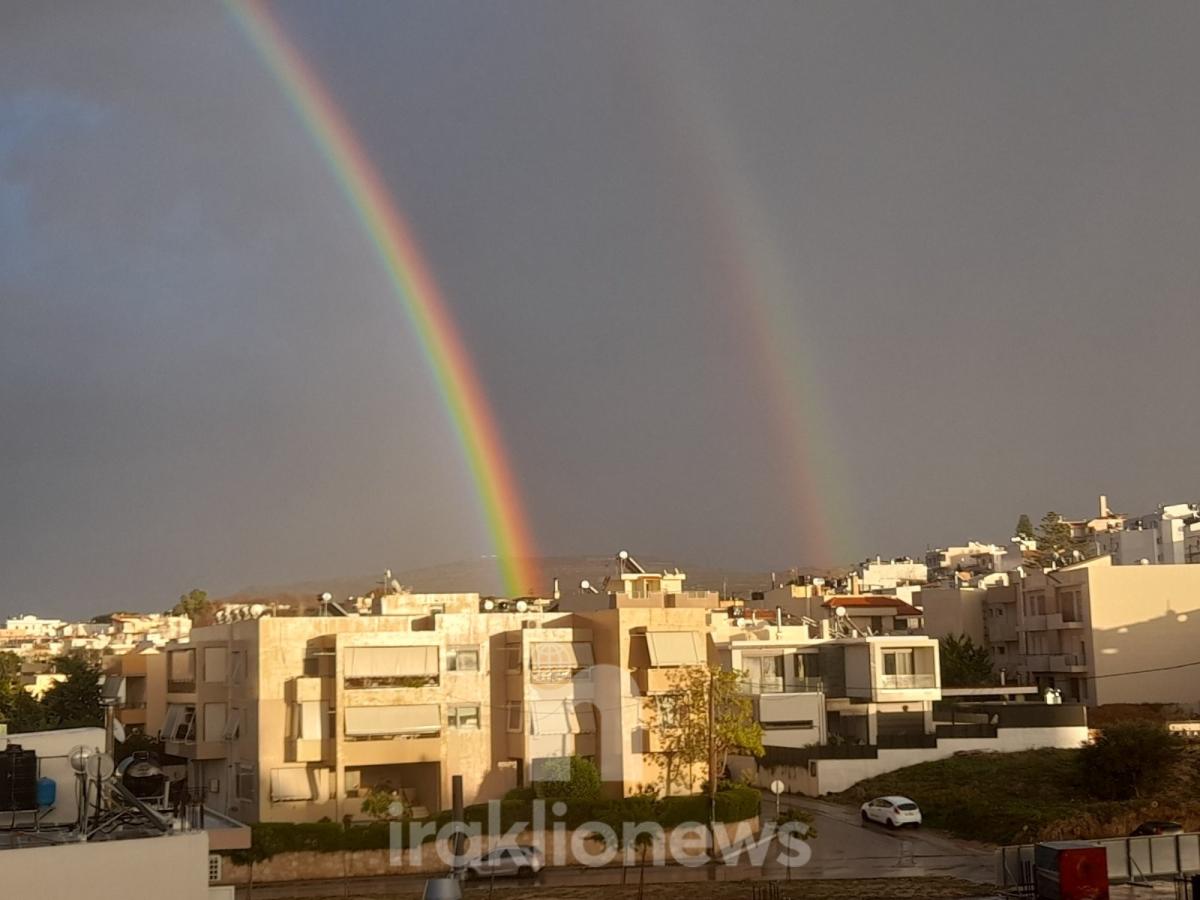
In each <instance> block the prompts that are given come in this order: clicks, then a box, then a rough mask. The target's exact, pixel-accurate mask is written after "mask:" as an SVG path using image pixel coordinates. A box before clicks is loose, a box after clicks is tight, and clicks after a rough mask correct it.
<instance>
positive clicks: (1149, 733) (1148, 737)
mask: <svg viewBox="0 0 1200 900" xmlns="http://www.w3.org/2000/svg"><path fill="white" fill-rule="evenodd" d="M1182 757H1183V743H1182V740H1181V738H1179V737H1178V736H1177V735H1174V734H1172V733H1171V732H1169V731H1168V730H1167V729H1166V726H1164V725H1163V724H1162V723H1161V722H1149V721H1130V722H1121V723H1118V724H1115V725H1110V726H1108V727H1107V728H1105V729H1104V730H1103V731H1101V732H1100V734H1099V736H1098V737H1097V738H1096V739H1095V740H1094V741H1092V743H1090V744H1086V745H1085V746H1084V748H1083V750H1081V751H1080V755H1079V763H1080V767H1081V772H1082V774H1083V781H1084V783H1085V784H1086V785H1087V786H1088V789H1089V790H1091V791H1092V793H1094V794H1095V795H1096V796H1097V797H1098V798H1100V799H1101V800H1130V799H1132V798H1134V797H1141V796H1142V793H1143V791H1146V790H1147V789H1148V788H1151V787H1152V786H1153V785H1161V784H1162V783H1163V782H1164V781H1165V780H1166V778H1167V776H1168V775H1169V774H1170V773H1171V770H1172V769H1173V768H1174V767H1175V765H1176V763H1178V762H1179V761H1180V760H1181V759H1182Z"/></svg>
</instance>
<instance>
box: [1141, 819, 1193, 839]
mask: <svg viewBox="0 0 1200 900" xmlns="http://www.w3.org/2000/svg"><path fill="white" fill-rule="evenodd" d="M1159 834H1183V826H1182V825H1180V824H1179V823H1178V822H1143V823H1142V824H1141V825H1139V826H1138V827H1137V828H1135V829H1133V831H1131V832H1129V836H1130V837H1149V836H1154V835H1159Z"/></svg>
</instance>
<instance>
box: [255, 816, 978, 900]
mask: <svg viewBox="0 0 1200 900" xmlns="http://www.w3.org/2000/svg"><path fill="white" fill-rule="evenodd" d="M782 801H783V806H784V807H785V808H787V807H801V808H804V809H807V810H809V811H810V812H811V813H813V815H814V818H815V824H816V826H817V830H818V837H817V839H816V840H815V841H813V842H812V844H811V847H812V851H813V852H812V858H811V859H810V860H809V862H808V863H807V864H805V865H804V866H800V867H794V868H791V869H790V870H785V869H784V867H783V866H782V865H781V864H780V863H779V862H778V847H777V846H769V847H767V848H765V849H766V852H765V853H762V854H760V855H758V856H756V857H754V861H751V859H750V858H748V857H747V856H746V855H743V856H742V857H741V858H740V859H739V860H738V861H737V862H736V863H733V864H730V865H723V866H709V867H704V868H691V869H689V868H686V867H683V866H667V867H663V868H655V867H648V868H647V870H646V881H647V882H648V883H654V882H665V881H669V882H689V881H710V880H717V881H740V880H744V879H753V878H772V879H785V878H791V879H796V880H799V879H808V878H889V877H908V878H919V877H921V876H924V875H941V876H948V877H954V878H962V879H965V880H968V881H977V882H980V883H981V889H980V894H986V893H987V888H986V887H982V885H987V884H990V883H991V882H992V879H993V875H994V872H995V866H994V862H993V855H992V851H991V850H990V849H986V848H982V847H979V846H978V845H973V844H969V843H967V842H965V841H958V840H955V839H953V838H950V837H947V836H945V835H942V834H938V833H935V832H933V831H931V830H929V829H920V830H916V831H913V830H906V831H903V832H893V831H890V830H888V829H887V828H884V827H882V826H879V825H873V824H872V825H867V826H864V825H862V824H861V822H860V821H859V818H858V813H857V811H856V810H853V809H848V808H846V807H843V806H838V805H835V804H831V803H824V802H821V801H819V800H809V799H806V798H803V797H793V796H785V797H783V798H782ZM774 806H775V800H774V798H773V797H770V798H769V799H767V800H766V802H765V803H764V810H765V811H766V813H767V816H772V817H773V814H774ZM628 877H629V879H630V880H631V881H636V879H637V872H636V870H630V871H629V872H628ZM620 880H621V871H620V869H619V868H601V869H586V868H574V867H573V868H551V869H546V870H545V871H543V872H542V874H541V875H540V876H539V878H538V883H540V884H545V885H588V884H617V883H619V882H620ZM510 883H511V882H510ZM423 884H424V876H420V877H413V876H393V877H385V878H356V879H353V880H352V885H350V886H347V885H343V884H342V883H341V882H340V881H330V882H306V883H303V884H296V883H293V884H288V885H271V886H267V885H262V886H257V887H255V889H254V891H253V895H252V896H253V897H254V898H255V900H271V898H284V897H288V898H291V897H305V896H310V897H315V896H322V897H328V896H337V895H338V894H340V893H341V892H342V891H343V890H344V889H346V888H347V887H348V891H347V892H348V893H349V895H350V896H370V895H373V894H374V895H378V894H388V893H393V892H407V891H413V890H416V891H417V892H419V888H420V886H421V885H423ZM247 896H250V894H249V892H248V891H246V890H245V889H241V890H239V891H238V897H239V898H244V897H247Z"/></svg>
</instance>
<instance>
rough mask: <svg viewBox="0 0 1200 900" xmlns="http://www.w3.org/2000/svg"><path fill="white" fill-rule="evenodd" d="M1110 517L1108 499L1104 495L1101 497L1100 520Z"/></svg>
mask: <svg viewBox="0 0 1200 900" xmlns="http://www.w3.org/2000/svg"><path fill="white" fill-rule="evenodd" d="M1107 515H1108V498H1107V497H1105V496H1104V495H1103V494H1101V495H1100V518H1102V519H1103V518H1104V517H1105V516H1107Z"/></svg>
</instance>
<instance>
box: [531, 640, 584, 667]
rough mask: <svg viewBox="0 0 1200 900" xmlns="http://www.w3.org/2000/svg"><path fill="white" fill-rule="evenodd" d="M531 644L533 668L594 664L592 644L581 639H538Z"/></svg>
mask: <svg viewBox="0 0 1200 900" xmlns="http://www.w3.org/2000/svg"><path fill="white" fill-rule="evenodd" d="M531 646H532V650H533V667H534V668H535V669H585V668H587V667H588V666H590V665H594V664H595V660H594V659H593V657H592V645H591V644H588V643H585V642H582V641H575V642H572V641H539V642H538V643H536V644H533V645H531Z"/></svg>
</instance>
